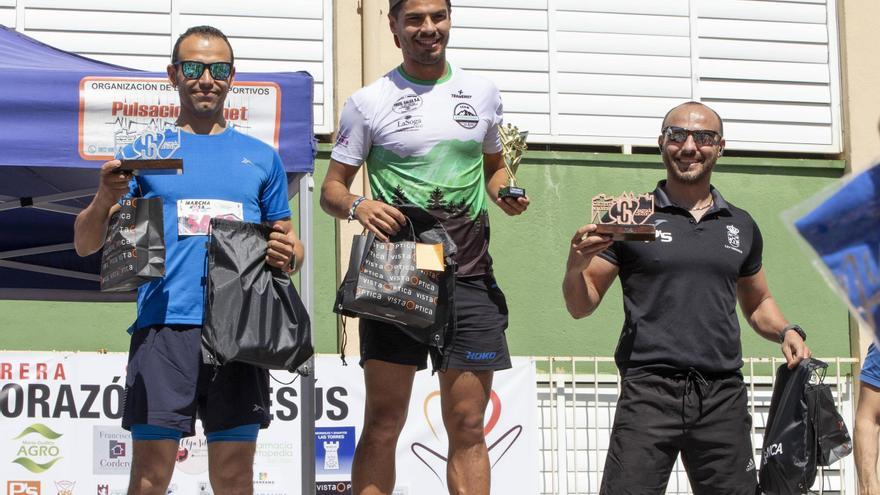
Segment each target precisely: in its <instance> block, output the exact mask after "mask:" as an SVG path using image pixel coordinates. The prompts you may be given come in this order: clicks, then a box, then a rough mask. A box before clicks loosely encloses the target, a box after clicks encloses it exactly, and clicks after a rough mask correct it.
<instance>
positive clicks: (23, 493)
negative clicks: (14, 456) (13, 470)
mask: <svg viewBox="0 0 880 495" xmlns="http://www.w3.org/2000/svg"><path fill="white" fill-rule="evenodd" d="M6 493H7V495H41V494H40V482H39V481H12V480H10V481H7V482H6Z"/></svg>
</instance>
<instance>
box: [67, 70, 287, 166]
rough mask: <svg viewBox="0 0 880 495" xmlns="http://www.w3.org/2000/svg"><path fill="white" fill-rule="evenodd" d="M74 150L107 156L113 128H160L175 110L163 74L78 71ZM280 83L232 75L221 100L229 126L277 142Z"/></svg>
mask: <svg viewBox="0 0 880 495" xmlns="http://www.w3.org/2000/svg"><path fill="white" fill-rule="evenodd" d="M79 103H80V104H79V109H80V110H79V143H78V149H79V155H80V157H82V159H83V160H110V159H112V158H113V155H114V152H115V149H114V143H113V138H114V136H116V135H118V134H123V135H127V134H134V135H139V134H141V133H142V132H143V131H145V130H147V129H150V128H155V129H160V130H161V129H164V128H165V127H166V126H170V125H172V124H174V122H175V121H177V117H179V116H180V97H179V96H178V93H177V91H176V90H175V89H174V87H173V86H172V85H171V83H170V82H169V81H168V80H166V79H163V78H137V77H84V78H83V79H81V80H80V84H79ZM280 109H281V88H280V87H279V86H278V85H277V84H275V83H274V82H271V81H261V82H256V81H236V82H235V86H233V87H232V88H230V90H229V94H228V95H227V96H226V101H225V103H224V106H223V117H224V118H225V119H226V121H227V122H228V123H229V125H230V126H232V127H233V128H235V129H236V130H237V131H239V132H242V133H243V134H248V135H250V136H253V137H255V138H257V139H259V140H261V141H263V142H265V143H266V144H269V145H271V146H274V147H275V148H276V149H277V148H278V137H279V134H280V131H281V113H280Z"/></svg>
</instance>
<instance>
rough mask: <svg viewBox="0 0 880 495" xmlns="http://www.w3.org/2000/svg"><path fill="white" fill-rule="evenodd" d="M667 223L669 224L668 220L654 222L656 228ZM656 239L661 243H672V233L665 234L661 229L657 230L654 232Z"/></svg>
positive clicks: (660, 219) (661, 219)
mask: <svg viewBox="0 0 880 495" xmlns="http://www.w3.org/2000/svg"><path fill="white" fill-rule="evenodd" d="M666 222H668V220H666V219H665V218H658V219H657V220H654V227H659V226H660V225H662V224H664V223H666ZM654 239H655V240H657V241H660V242H672V232H664V231H662V230H660V229H657V230H655V231H654ZM645 242H650V241H645Z"/></svg>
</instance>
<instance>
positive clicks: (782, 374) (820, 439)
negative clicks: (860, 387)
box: [759, 358, 852, 495]
mask: <svg viewBox="0 0 880 495" xmlns="http://www.w3.org/2000/svg"><path fill="white" fill-rule="evenodd" d="M827 367H828V365H827V364H826V363H824V362H822V361H819V360H818V359H811V358H807V359H804V360H803V361H801V362H800V363H799V364H798V366H797V367H796V368H795V369H793V370H790V369H788V366H787V365H785V364H783V365H781V366H780V367H779V369H778V370H777V371H776V384H775V385H774V387H773V398H772V399H771V401H770V413H769V416H768V418H767V428H766V430H765V431H764V444H763V449H762V453H761V470H760V473H759V480H760V486H761V491H762V493H765V494H767V495H789V494H801V493H807V492H808V490H809V489H810V487H811V486H812V485H813V482H814V481H815V480H816V471H817V466H828V465H830V464H831V463H833V462H835V461H837V460H838V459H840V458H842V457H844V456H846V455H848V454H849V453H850V452H852V442H851V440H850V437H849V432H848V431H847V429H846V425H845V424H844V422H843V418H841V417H840V414H839V413H838V412H837V408H836V407H835V406H834V400H833V399H832V396H831V388H830V387H829V386H828V385H826V384H825V383H824V382H823V381H824V379H825V371H826V368H827Z"/></svg>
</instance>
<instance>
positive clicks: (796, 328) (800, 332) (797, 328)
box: [779, 323, 807, 342]
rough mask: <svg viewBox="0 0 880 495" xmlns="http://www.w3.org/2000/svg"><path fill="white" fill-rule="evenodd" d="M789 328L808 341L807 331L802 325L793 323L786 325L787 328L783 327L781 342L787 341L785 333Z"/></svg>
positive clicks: (780, 335)
mask: <svg viewBox="0 0 880 495" xmlns="http://www.w3.org/2000/svg"><path fill="white" fill-rule="evenodd" d="M789 330H793V331H794V332H796V333H797V334H798V335H800V336H801V340H803V341H804V342H806V341H807V332H805V331H804V329H803V328H801V326H800V325H798V324H796V323H792V324H790V325H786V326H785V328H783V329H782V331H781V332H779V342H785V334H787V333H788V331H789Z"/></svg>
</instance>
